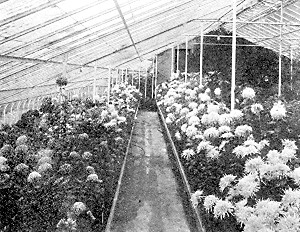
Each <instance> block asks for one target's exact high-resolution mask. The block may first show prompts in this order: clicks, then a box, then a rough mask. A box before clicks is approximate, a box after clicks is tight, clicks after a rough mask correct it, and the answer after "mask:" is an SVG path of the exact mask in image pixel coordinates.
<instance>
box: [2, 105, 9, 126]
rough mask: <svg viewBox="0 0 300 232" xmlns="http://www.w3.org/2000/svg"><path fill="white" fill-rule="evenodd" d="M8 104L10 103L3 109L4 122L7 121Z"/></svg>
mask: <svg viewBox="0 0 300 232" xmlns="http://www.w3.org/2000/svg"><path fill="white" fill-rule="evenodd" d="M7 106H8V104H6V105H5V106H4V109H3V124H5V123H6V108H7Z"/></svg>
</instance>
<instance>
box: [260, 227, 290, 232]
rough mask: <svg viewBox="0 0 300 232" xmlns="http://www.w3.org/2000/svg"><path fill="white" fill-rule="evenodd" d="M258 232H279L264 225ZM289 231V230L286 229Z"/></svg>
mask: <svg viewBox="0 0 300 232" xmlns="http://www.w3.org/2000/svg"><path fill="white" fill-rule="evenodd" d="M257 232H277V231H275V230H273V229H271V228H268V227H267V226H264V227H263V228H261V229H260V230H258V231H257ZM285 232H287V231H285Z"/></svg>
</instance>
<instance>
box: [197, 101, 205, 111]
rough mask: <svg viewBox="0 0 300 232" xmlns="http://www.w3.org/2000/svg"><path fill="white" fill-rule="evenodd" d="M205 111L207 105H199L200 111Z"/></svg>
mask: <svg viewBox="0 0 300 232" xmlns="http://www.w3.org/2000/svg"><path fill="white" fill-rule="evenodd" d="M204 110H205V104H203V103H201V104H199V106H198V111H199V112H203V111H204Z"/></svg>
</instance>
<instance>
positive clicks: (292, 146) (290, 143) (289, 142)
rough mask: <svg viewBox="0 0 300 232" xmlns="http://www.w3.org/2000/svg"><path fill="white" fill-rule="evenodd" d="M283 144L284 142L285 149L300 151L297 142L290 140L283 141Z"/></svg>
mask: <svg viewBox="0 0 300 232" xmlns="http://www.w3.org/2000/svg"><path fill="white" fill-rule="evenodd" d="M281 142H282V145H283V146H284V147H285V148H289V149H292V150H297V149H298V147H297V145H296V141H293V140H289V139H283V140H282V141H281Z"/></svg>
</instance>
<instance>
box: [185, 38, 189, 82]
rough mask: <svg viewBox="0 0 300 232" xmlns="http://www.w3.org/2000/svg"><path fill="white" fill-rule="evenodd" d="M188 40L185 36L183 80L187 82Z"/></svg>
mask: <svg viewBox="0 0 300 232" xmlns="http://www.w3.org/2000/svg"><path fill="white" fill-rule="evenodd" d="M188 42H189V39H188V37H187V36H186V38H185V69H184V70H185V76H184V82H187V71H188Z"/></svg>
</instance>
